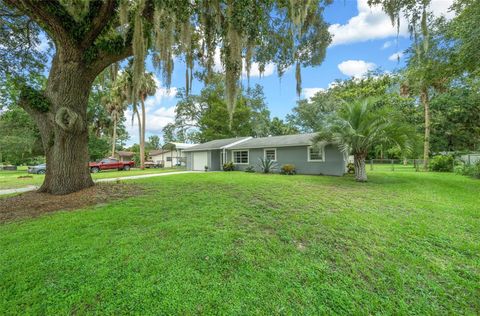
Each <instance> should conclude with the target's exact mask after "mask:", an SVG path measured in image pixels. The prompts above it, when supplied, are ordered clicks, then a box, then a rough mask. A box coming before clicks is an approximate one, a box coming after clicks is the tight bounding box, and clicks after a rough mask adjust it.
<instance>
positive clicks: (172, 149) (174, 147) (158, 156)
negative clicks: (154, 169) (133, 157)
mask: <svg viewBox="0 0 480 316" xmlns="http://www.w3.org/2000/svg"><path fill="white" fill-rule="evenodd" d="M192 146H195V144H185V143H173V142H171V143H166V144H165V145H163V147H162V149H160V150H153V151H151V152H150V153H149V156H150V160H152V161H153V162H154V163H156V164H163V166H164V167H165V168H171V167H180V166H185V165H186V156H185V153H184V150H185V149H187V148H190V147H192Z"/></svg>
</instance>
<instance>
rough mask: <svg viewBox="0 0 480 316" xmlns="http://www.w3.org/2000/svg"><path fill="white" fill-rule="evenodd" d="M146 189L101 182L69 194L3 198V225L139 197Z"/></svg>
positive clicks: (0, 217) (0, 204)
mask: <svg viewBox="0 0 480 316" xmlns="http://www.w3.org/2000/svg"><path fill="white" fill-rule="evenodd" d="M143 192H144V189H143V188H142V187H141V186H138V185H132V184H128V185H127V184H124V183H100V184H97V185H95V186H93V187H91V188H88V189H85V190H82V191H78V192H75V193H71V194H67V195H51V194H48V193H38V192H26V193H23V194H19V195H15V196H11V197H6V198H1V199H0V223H4V222H9V221H12V220H17V219H22V218H31V217H37V216H40V215H42V214H45V213H51V212H55V211H59V210H62V211H65V210H76V209H81V208H84V207H86V206H91V205H96V204H103V203H106V202H111V201H113V200H118V199H122V198H128V197H132V196H136V195H140V194H142V193H143Z"/></svg>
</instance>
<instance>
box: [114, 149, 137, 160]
mask: <svg viewBox="0 0 480 316" xmlns="http://www.w3.org/2000/svg"><path fill="white" fill-rule="evenodd" d="M134 155H135V153H134V152H133V151H121V150H120V151H118V152H117V153H116V154H115V156H117V157H118V160H120V161H131V160H132V159H133V156H134Z"/></svg>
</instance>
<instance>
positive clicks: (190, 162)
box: [185, 152, 193, 170]
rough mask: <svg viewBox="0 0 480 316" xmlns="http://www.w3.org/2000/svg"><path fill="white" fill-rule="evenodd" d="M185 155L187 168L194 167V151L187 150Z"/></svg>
mask: <svg viewBox="0 0 480 316" xmlns="http://www.w3.org/2000/svg"><path fill="white" fill-rule="evenodd" d="M185 157H186V158H187V170H192V169H193V152H186V153H185Z"/></svg>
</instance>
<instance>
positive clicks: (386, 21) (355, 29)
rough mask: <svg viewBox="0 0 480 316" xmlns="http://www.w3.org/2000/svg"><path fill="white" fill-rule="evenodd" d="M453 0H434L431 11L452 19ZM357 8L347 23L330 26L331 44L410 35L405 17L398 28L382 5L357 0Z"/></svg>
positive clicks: (388, 45)
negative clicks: (450, 8)
mask: <svg viewBox="0 0 480 316" xmlns="http://www.w3.org/2000/svg"><path fill="white" fill-rule="evenodd" d="M453 1H454V0H432V2H431V4H430V11H431V12H432V13H433V14H434V15H435V16H440V15H444V16H445V17H446V18H448V19H451V18H452V17H453V16H454V12H449V11H448V10H449V7H450V6H451V5H452V3H453ZM357 9H358V15H356V16H354V17H352V18H350V19H349V20H348V22H347V23H346V24H338V23H337V24H332V25H331V26H330V27H329V28H328V30H329V31H330V34H332V36H333V39H332V43H331V46H335V45H342V44H350V43H358V42H366V41H369V40H375V39H383V38H388V37H392V36H397V32H398V35H399V36H402V37H407V36H408V25H407V21H406V19H405V18H401V19H400V29H398V30H397V26H394V25H393V24H392V21H391V20H390V17H389V16H388V15H387V14H386V13H384V12H383V10H382V8H381V6H378V5H377V6H372V7H370V6H369V5H368V3H367V0H357ZM387 43H388V42H387ZM387 43H385V44H384V46H385V45H387V47H390V46H391V44H392V43H389V44H387ZM387 47H383V48H387Z"/></svg>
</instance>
